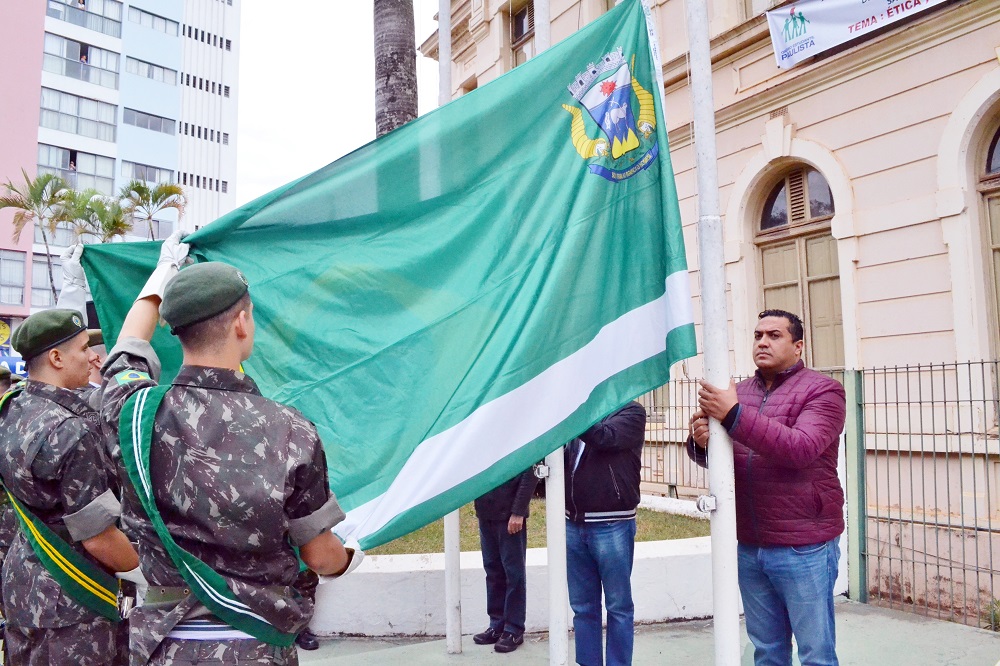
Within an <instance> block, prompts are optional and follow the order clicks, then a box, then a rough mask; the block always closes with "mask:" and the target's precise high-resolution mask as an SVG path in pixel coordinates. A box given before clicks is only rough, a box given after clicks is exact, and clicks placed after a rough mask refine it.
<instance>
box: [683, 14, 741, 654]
mask: <svg viewBox="0 0 1000 666" xmlns="http://www.w3.org/2000/svg"><path fill="white" fill-rule="evenodd" d="M687 19H688V40H689V43H690V46H689V48H690V66H691V82H690V84H689V86H688V89H689V90H690V91H691V100H692V102H691V103H692V107H693V116H694V147H695V156H696V161H697V171H698V248H699V256H700V260H701V266H700V269H701V306H702V321H703V324H704V325H703V326H702V329H703V331H704V340H703V345H704V351H705V379H706V380H707V381H708V382H709V383H711V384H713V385H714V386H720V387H726V386H729V381H730V377H731V374H730V370H729V328H728V325H729V321H728V315H727V313H726V264H725V254H724V252H723V229H722V216H721V214H720V210H721V208H720V205H719V179H718V164H717V159H718V157H717V155H718V153H717V150H716V145H715V101H714V99H713V96H712V54H711V44H710V41H709V21H708V8H707V3H706V0H687ZM708 459H709V466H708V480H709V488H710V492H711V493H712V495H710V496H709V497H708V498H704V499H706V500H708V501H707V502H705V503H704V504H703V505H704V506H706V508H708V510H709V511H710V512H711V513H710V515H711V521H712V526H711V530H712V605H713V614H714V625H715V663H716V666H736V665H738V664H739V663H740V615H739V580H738V576H737V567H736V490H735V483H734V480H733V444H732V442H731V441H730V439H729V435H728V433H727V432H726V430H725V428H723V427H722V424H721V423H719V422H718V421H717V420H715V419H711V420H710V423H709V447H708ZM713 500H714V501H713ZM713 504H714V509H713Z"/></svg>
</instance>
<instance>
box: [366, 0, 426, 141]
mask: <svg viewBox="0 0 1000 666" xmlns="http://www.w3.org/2000/svg"><path fill="white" fill-rule="evenodd" d="M414 35H415V32H414V28H413V0H375V134H376V136H382V135H383V134H386V133H388V132H391V131H392V130H394V129H396V128H397V127H399V126H401V125H405V124H406V123H408V122H410V121H411V120H413V119H414V118H416V117H417V51H416V37H415V36H414Z"/></svg>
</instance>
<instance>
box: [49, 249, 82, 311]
mask: <svg viewBox="0 0 1000 666" xmlns="http://www.w3.org/2000/svg"><path fill="white" fill-rule="evenodd" d="M81 256H83V245H80V244H77V245H70V246H69V247H68V248H66V249H65V250H64V251H63V253H62V255H60V257H59V261H60V262H61V263H62V274H63V286H62V289H61V290H60V291H59V298H57V299H56V307H57V308H62V309H65V310H76V311H77V312H79V313H80V314H82V315H83V316H84V319H86V317H87V301H89V300H90V289H89V288H88V287H87V278H86V277H84V275H83V266H82V265H81V264H80V257H81Z"/></svg>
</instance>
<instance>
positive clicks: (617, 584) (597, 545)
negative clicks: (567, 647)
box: [566, 518, 635, 666]
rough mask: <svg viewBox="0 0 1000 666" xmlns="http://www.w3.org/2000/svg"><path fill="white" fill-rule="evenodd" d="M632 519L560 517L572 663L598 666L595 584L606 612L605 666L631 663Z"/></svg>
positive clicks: (598, 620) (598, 607)
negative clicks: (594, 520)
mask: <svg viewBox="0 0 1000 666" xmlns="http://www.w3.org/2000/svg"><path fill="white" fill-rule="evenodd" d="M634 553H635V519H634V518H633V519H632V520H621V521H617V522H612V523H577V522H573V521H571V520H567V521H566V569H567V571H566V573H567V577H568V578H569V604H570V606H572V608H573V632H574V635H575V642H576V663H578V664H581V665H582V666H601V665H602V664H603V663H604V659H603V651H602V650H601V589H602V588H603V589H604V604H605V607H606V609H607V611H608V650H607V666H627V665H628V664H631V663H632V643H633V640H634V631H633V618H634V616H635V606H634V605H633V603H632V580H631V576H632V557H633V555H634Z"/></svg>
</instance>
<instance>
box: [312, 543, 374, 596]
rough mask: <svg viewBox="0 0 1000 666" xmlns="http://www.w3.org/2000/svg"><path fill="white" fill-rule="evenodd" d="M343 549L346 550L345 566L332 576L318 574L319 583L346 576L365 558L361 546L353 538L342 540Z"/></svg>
mask: <svg viewBox="0 0 1000 666" xmlns="http://www.w3.org/2000/svg"><path fill="white" fill-rule="evenodd" d="M344 550H346V551H347V557H348V562H347V568H346V569H344V570H343V571H341V572H340V573H339V574H335V575H333V576H320V577H319V583H320V585H323V584H324V583H329V582H330V581H332V580H337V579H338V578H340V577H341V576H346V575H347V574H349V573H351V572H352V571H354V570H355V569H357V568H358V567H360V566H361V562H362V561H363V560H364V559H365V551H363V550H361V546H360V545H358V542H357V541H356V540H355V539H348V540H347V541H345V542H344Z"/></svg>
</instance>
